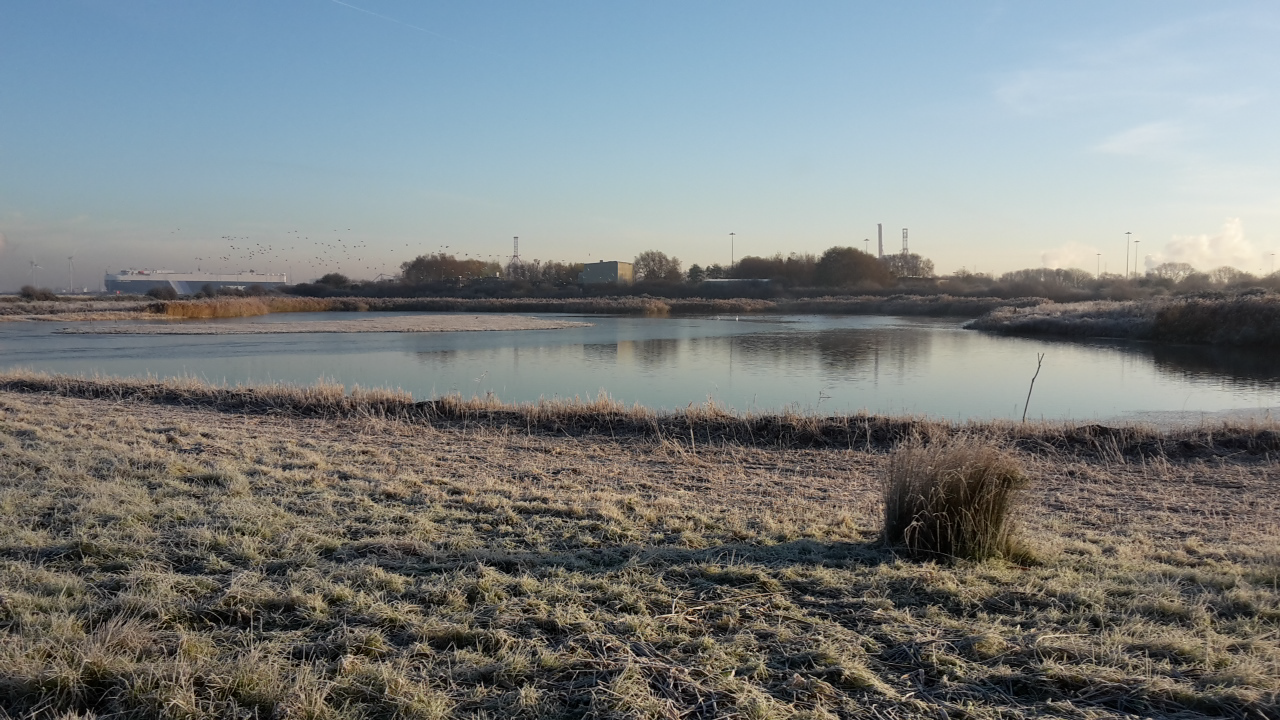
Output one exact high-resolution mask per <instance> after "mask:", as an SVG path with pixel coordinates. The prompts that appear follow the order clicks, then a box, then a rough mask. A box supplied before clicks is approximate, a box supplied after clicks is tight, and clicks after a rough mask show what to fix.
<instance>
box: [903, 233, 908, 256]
mask: <svg viewBox="0 0 1280 720" xmlns="http://www.w3.org/2000/svg"><path fill="white" fill-rule="evenodd" d="M907 254H908V253H907V229H906V228H902V257H906V256H907Z"/></svg>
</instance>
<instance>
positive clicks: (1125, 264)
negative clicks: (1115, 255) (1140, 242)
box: [1124, 232, 1133, 280]
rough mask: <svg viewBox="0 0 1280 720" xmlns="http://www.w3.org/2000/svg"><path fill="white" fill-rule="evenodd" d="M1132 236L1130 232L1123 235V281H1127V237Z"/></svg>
mask: <svg viewBox="0 0 1280 720" xmlns="http://www.w3.org/2000/svg"><path fill="white" fill-rule="evenodd" d="M1132 234H1133V233H1131V232H1125V234H1124V279H1125V280H1128V279H1129V236H1130V235H1132Z"/></svg>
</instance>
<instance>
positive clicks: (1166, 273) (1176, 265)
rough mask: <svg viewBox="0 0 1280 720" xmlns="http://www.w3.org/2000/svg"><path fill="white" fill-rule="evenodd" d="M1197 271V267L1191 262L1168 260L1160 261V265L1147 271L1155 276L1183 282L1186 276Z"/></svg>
mask: <svg viewBox="0 0 1280 720" xmlns="http://www.w3.org/2000/svg"><path fill="white" fill-rule="evenodd" d="M1195 271H1196V269H1195V268H1194V267H1192V265H1191V264H1190V263H1184V262H1167V263H1160V264H1159V265H1157V266H1155V267H1153V268H1151V269H1150V270H1148V271H1147V274H1148V275H1151V276H1153V277H1158V278H1164V279H1167V280H1172V281H1174V282H1182V280H1183V279H1184V278H1186V277H1187V276H1188V275H1190V274H1191V273H1194V272H1195Z"/></svg>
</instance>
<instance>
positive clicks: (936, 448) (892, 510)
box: [883, 438, 1027, 560]
mask: <svg viewBox="0 0 1280 720" xmlns="http://www.w3.org/2000/svg"><path fill="white" fill-rule="evenodd" d="M1026 485H1027V477H1026V475H1025V474H1024V473H1023V470H1022V467H1021V466H1020V465H1019V464H1018V462H1017V461H1016V460H1015V459H1014V458H1013V457H1011V456H1010V455H1008V454H1006V453H1004V452H1001V451H1000V450H997V449H996V448H993V447H991V446H989V445H985V444H983V443H981V442H980V441H978V440H976V439H965V438H960V439H956V440H952V441H949V442H946V443H939V444H934V445H929V446H925V445H923V444H922V443H921V442H920V441H919V440H912V441H908V442H907V443H905V444H904V445H903V446H902V447H900V448H899V449H898V450H897V451H896V452H895V453H894V454H893V456H892V457H891V458H890V459H889V467H888V471H887V473H886V475H885V478H884V482H883V487H884V539H885V541H886V542H888V543H889V544H891V545H898V546H904V547H906V549H907V550H908V552H910V553H911V554H912V555H914V556H917V557H945V558H961V559H966V560H983V559H986V558H992V557H1012V556H1013V555H1014V554H1016V553H1015V550H1016V548H1015V546H1014V544H1013V543H1012V542H1011V521H1010V514H1011V511H1012V509H1013V507H1014V505H1015V503H1016V501H1017V498H1018V496H1019V494H1020V493H1021V491H1022V490H1023V489H1024V488H1025V487H1026Z"/></svg>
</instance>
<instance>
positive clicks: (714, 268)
mask: <svg viewBox="0 0 1280 720" xmlns="http://www.w3.org/2000/svg"><path fill="white" fill-rule="evenodd" d="M705 272H706V275H707V277H706V279H707V280H723V279H724V278H726V277H728V273H727V272H726V271H725V269H724V267H722V266H721V265H720V263H715V264H713V265H708V266H707V269H706V271H705Z"/></svg>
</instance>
